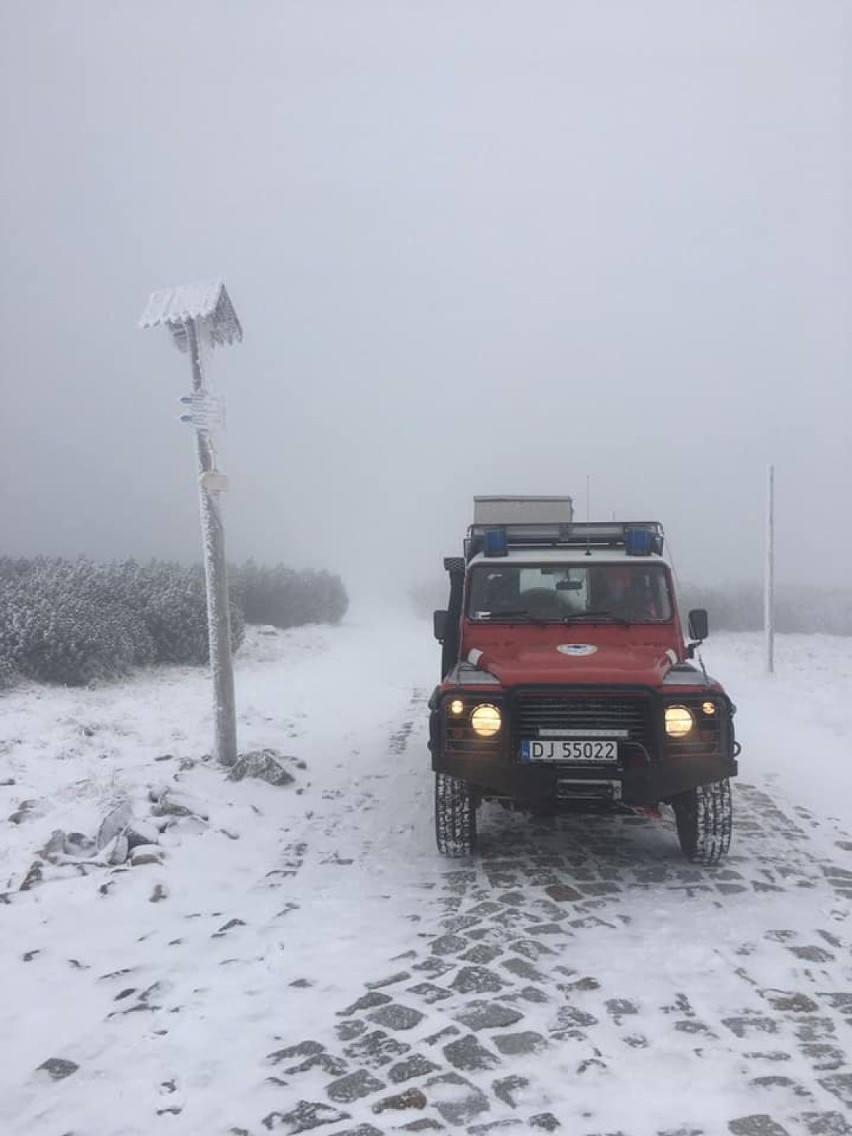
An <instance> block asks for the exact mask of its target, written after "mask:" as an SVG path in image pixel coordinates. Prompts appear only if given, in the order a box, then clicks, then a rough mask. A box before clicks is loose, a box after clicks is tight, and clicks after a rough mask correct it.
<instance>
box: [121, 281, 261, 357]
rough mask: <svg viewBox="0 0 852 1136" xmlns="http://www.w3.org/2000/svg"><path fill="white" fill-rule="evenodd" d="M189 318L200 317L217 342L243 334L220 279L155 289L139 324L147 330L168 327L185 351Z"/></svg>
mask: <svg viewBox="0 0 852 1136" xmlns="http://www.w3.org/2000/svg"><path fill="white" fill-rule="evenodd" d="M189 320H198V321H199V324H200V326H201V328H202V329H203V330H204V332H205V333H206V337H207V338H209V340H210V342H211V343H212V344H214V345H217V346H221V345H223V344H226V343H227V344H231V343H234V342H235V341H237V342H238V341H240V340H241V339H242V337H243V331H242V327H241V326H240V321H239V320H238V319H237V314H236V312H235V311H234V306H233V304H232V303H231V297H230V296H229V295H228V291H227V289H226V288H225V285H224V282H223V281H222V280H220V279H216V280H202V281H199V282H198V283H195V284H181V285H179V286H178V287H175V288H161V289H160V290H159V291H157V292H152V293H151V295H150V296H149V298H148V303H147V305H146V307H145V311H144V312H143V313H142V316H141V317H140V320H139V327H140V328H141V329H143V330H144V329H146V328H149V327H168V328H169V329H170V330H171V331H172V333H173V334H174V336H175V341H176V342H177V345H178V346H179V347H180V349H181V350H182V351H183V350H186V336H185V333H184V330H183V325H184V324H185V323H186V322H187V321H189Z"/></svg>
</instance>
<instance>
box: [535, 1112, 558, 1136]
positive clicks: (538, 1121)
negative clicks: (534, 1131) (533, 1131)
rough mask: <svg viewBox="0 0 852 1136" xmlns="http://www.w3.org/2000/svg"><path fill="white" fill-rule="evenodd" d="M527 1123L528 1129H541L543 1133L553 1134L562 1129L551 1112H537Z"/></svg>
mask: <svg viewBox="0 0 852 1136" xmlns="http://www.w3.org/2000/svg"><path fill="white" fill-rule="evenodd" d="M528 1123H529V1126H530V1128H541V1129H542V1130H543V1131H544V1132H555V1131H556V1129H557V1128H561V1127H562V1125H561V1124H560V1123H559V1121H558V1120H557V1119H556V1117H555V1116H554V1115H553V1113H552V1112H537V1113H536V1114H535V1116H531V1117H530V1118H529V1121H528Z"/></svg>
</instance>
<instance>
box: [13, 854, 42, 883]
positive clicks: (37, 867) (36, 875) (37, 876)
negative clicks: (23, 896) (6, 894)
mask: <svg viewBox="0 0 852 1136" xmlns="http://www.w3.org/2000/svg"><path fill="white" fill-rule="evenodd" d="M42 869H43V864H42V862H41V860H33V862H32V864H30V867H29V870H28V872H27V874H26V875H25V876H24V878H23V881H22V882H21V886H20V887H19V888H18V891H31V890H32V889H33V888H34V887H35V886H36V884H40V883H41V881H42V876H43V871H42Z"/></svg>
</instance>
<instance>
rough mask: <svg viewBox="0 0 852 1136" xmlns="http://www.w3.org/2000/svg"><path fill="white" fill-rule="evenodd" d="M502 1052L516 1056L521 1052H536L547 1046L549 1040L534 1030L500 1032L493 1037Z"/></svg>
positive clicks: (509, 1055)
mask: <svg viewBox="0 0 852 1136" xmlns="http://www.w3.org/2000/svg"><path fill="white" fill-rule="evenodd" d="M491 1040H492V1041H493V1042H494V1044H495V1045H496V1046H497V1048H498V1049H499V1050H500V1052H501V1053H502V1054H504V1055H505V1056H507V1057H514V1056H516V1055H517V1054H519V1053H536V1052H538V1051H539V1050H541V1049H544V1048H546V1046H547V1041H546V1040H545V1038H543V1037H542V1036H541V1034H540V1033H535V1032H533V1031H532V1030H527V1031H523V1032H521V1033H504V1034H498V1035H496V1036H495V1037H493V1038H492V1039H491Z"/></svg>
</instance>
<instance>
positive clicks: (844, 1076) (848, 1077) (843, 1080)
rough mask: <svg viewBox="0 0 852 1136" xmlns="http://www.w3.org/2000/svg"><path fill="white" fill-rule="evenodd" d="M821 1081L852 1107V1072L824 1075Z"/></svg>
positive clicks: (824, 1086)
mask: <svg viewBox="0 0 852 1136" xmlns="http://www.w3.org/2000/svg"><path fill="white" fill-rule="evenodd" d="M819 1083H820V1084H821V1085H822V1087H823V1088H824V1089H827V1090H828V1092H830V1093H832V1094H833V1095H834V1096H836V1097H837V1098H838V1099H839V1100H841V1101H842V1102H843V1104H845V1105H846V1107H847V1108H850V1109H852V1073H833V1074H832V1075H831V1076H830V1077H823V1078H822V1079H821V1080H820V1082H819Z"/></svg>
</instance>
